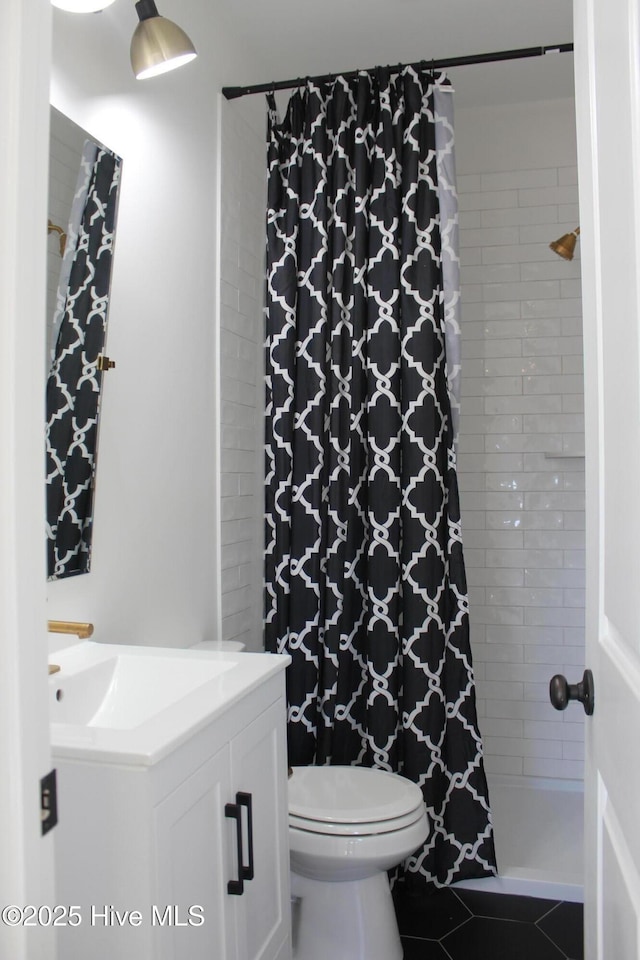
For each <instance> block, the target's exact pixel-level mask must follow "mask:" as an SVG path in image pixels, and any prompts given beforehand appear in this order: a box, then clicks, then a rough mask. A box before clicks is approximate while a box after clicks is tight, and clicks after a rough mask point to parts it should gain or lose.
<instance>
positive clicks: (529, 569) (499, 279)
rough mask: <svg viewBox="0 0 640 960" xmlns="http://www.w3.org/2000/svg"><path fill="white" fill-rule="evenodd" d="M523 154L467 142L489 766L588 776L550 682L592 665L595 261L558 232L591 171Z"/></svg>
mask: <svg viewBox="0 0 640 960" xmlns="http://www.w3.org/2000/svg"><path fill="white" fill-rule="evenodd" d="M513 137H514V140H516V141H517V128H516V129H514V131H513ZM550 152H551V154H553V150H552V149H551V151H550ZM562 153H563V154H565V153H566V151H562ZM458 157H459V159H460V154H459V153H458ZM514 159H515V160H517V165H516V163H514V167H513V169H510V170H505V169H500V170H498V171H496V170H492V169H486V167H485V168H484V169H483V167H482V166H481V165H479V166H478V168H477V169H476V170H475V171H473V158H472V157H469V156H468V155H467V156H466V157H465V158H464V173H463V174H462V175H459V177H458V188H459V195H460V224H461V230H460V247H461V259H462V273H461V278H462V301H463V313H462V319H463V323H462V343H463V369H462V395H463V405H462V417H461V429H460V447H459V451H460V452H459V482H460V490H461V507H462V523H463V540H464V545H465V559H466V566H467V575H468V582H469V595H470V596H469V599H470V621H471V641H472V650H473V657H474V667H475V673H476V679H477V691H478V707H479V714H480V726H481V730H482V733H483V738H484V745H485V756H486V767H487V771H488V772H489V773H500V774H502V773H505V774H514V775H520V776H536V777H552V778H563V779H573V778H580V777H581V776H582V772H583V765H582V755H583V743H582V741H583V723H582V717H583V715H582V710H581V709H580V708H576V707H575V705H572V706H571V708H570V709H568V710H567V711H566V712H564V713H558V712H556V711H555V710H554V709H553V708H552V707H551V705H550V703H549V695H548V685H549V679H550V678H551V676H552V675H553V674H554V673H564V674H566V675H567V677H568V679H570V680H571V682H575V681H576V680H578V679H580V677H581V675H582V670H583V665H584V664H583V661H584V459H583V457H582V456H581V454H583V452H584V432H583V412H582V411H583V398H582V388H583V381H582V338H581V332H582V331H581V301H580V261H579V259H578V258H576V259H575V260H574V261H573V262H567V261H564V260H561V259H560V258H558V257H557V256H556V255H555V254H554V253H552V251H550V249H549V242H550V241H551V240H554V239H556V238H557V237H559V236H560V235H561V234H563V233H565V232H568V231H569V230H573V229H574V228H575V227H576V225H577V223H578V207H577V200H578V192H577V191H578V188H577V174H576V167H575V165H567V164H566V163H564V164H563V165H561V166H548V165H544V166H536V167H533V166H531V167H529V168H527V167H526V162H527V158H526V157H524V156H523V157H520V158H514ZM485 163H486V161H485ZM458 167H459V169H460V163H458Z"/></svg>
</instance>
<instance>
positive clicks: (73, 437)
mask: <svg viewBox="0 0 640 960" xmlns="http://www.w3.org/2000/svg"><path fill="white" fill-rule="evenodd" d="M121 166H122V161H121V159H120V157H118V156H116V154H114V153H112V152H111V151H110V150H107V149H106V148H105V147H99V146H97V145H96V144H92V143H91V142H88V143H87V144H86V145H85V151H84V153H83V159H82V164H81V170H80V175H79V178H78V185H77V189H76V194H77V196H78V197H79V198H80V199H81V201H82V210H81V211H80V215H79V222H78V224H77V229H70V230H69V233H68V237H69V239H70V241H71V242H72V244H75V245H74V246H72V247H70V248H69V240H68V249H67V250H66V251H65V258H64V261H63V269H62V271H61V284H60V287H59V290H58V311H57V313H58V315H59V316H58V317H57V318H56V327H57V332H56V342H55V348H54V351H53V356H52V362H51V369H50V372H49V377H48V380H47V397H46V491H47V570H48V577H49V579H59V578H62V577H69V576H73V575H75V574H78V573H86V572H87V571H88V569H89V562H90V554H91V534H92V525H93V486H94V475H95V464H96V452H97V438H98V417H99V412H100V390H101V384H102V371H101V370H100V369H99V366H98V358H99V356H100V354H101V353H102V351H103V349H104V342H105V335H106V326H107V312H108V307H109V289H110V280H111V265H112V258H113V242H114V232H115V221H116V213H117V206H118V188H119V185H120V173H121ZM75 206H77V204H74V207H75Z"/></svg>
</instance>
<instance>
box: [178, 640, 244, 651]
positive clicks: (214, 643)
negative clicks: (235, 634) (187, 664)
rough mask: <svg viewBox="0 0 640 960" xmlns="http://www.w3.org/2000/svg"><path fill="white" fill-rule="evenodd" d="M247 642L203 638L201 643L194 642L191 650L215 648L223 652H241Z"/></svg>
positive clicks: (214, 649)
mask: <svg viewBox="0 0 640 960" xmlns="http://www.w3.org/2000/svg"><path fill="white" fill-rule="evenodd" d="M245 647H246V644H244V643H241V642H240V641H239V640H201V641H200V643H193V644H192V645H191V646H190V648H189V649H190V650H213V651H214V652H215V651H216V650H217V651H220V652H221V653H233V652H234V651H235V652H236V653H240V652H241V651H242V650H244V649H245Z"/></svg>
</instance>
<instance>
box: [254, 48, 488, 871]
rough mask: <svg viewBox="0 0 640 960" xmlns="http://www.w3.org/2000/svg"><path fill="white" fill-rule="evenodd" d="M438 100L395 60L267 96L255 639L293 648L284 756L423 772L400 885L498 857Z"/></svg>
mask: <svg viewBox="0 0 640 960" xmlns="http://www.w3.org/2000/svg"><path fill="white" fill-rule="evenodd" d="M450 101H451V95H450V92H448V83H447V80H446V78H445V76H444V75H443V74H436V75H433V74H431V73H429V72H422V71H419V72H418V71H416V70H414V69H413V68H410V67H409V68H405V69H404V70H403V71H402V73H400V74H398V75H397V76H396V77H395V78H394V79H392V78H391V76H390V74H389V71H387V70H383V69H380V70H376V71H372V72H366V73H365V72H361V73H359V74H358V75H357V76H356V77H355V78H345V77H338V78H337V79H336V80H335V81H334V82H331V83H326V84H321V85H319V84H317V83H315V82H313V81H308V82H307V83H306V85H305V87H304V88H303V89H300V90H298V91H297V92H296V93H295V94H294V95H293V96H292V98H291V100H290V102H289V105H288V109H287V112H286V117H285V119H284V120H283V121H282V122H280V121H279V119H278V116H277V111H276V105H275V101H274V98H273V97H272V96H270V97H269V98H268V107H269V129H268V213H267V294H266V301H267V306H266V325H267V328H266V394H267V397H266V399H267V416H266V551H265V638H266V639H265V642H266V647H267V649H268V650H270V651H274V652H286V653H288V654H290V656H291V658H292V663H291V665H290V667H289V670H288V677H287V696H288V740H289V762H290V763H292V764H309V763H317V764H326V763H331V764H361V765H365V766H372V767H377V768H380V769H383V770H390V771H396V772H399V773H401V774H402V775H404V776H405V777H408V778H410V779H411V780H413V781H415V782H416V783H418V784H419V785H420V786H421V788H422V791H423V794H424V798H425V803H426V806H427V813H428V816H429V821H430V824H431V832H430V836H429V838H428V840H427V842H426V844H425V846H424V848H423V849H421V850H419V851H418V852H417V853H416V854H415V855H414V856H413V857H412V858H411V860H410V861H408V863H407V864H406V869H407V871H408V879H410V880H414V881H419V882H427V881H428V882H432V883H435V884H437V885H439V886H442V885H446V884H449V883H451V882H453V881H455V880H462V879H465V878H470V877H477V876H483V875H487V874H491V873H494V872H495V856H494V849H493V836H492V828H491V816H490V810H489V802H488V793H487V786H486V780H485V775H484V769H483V761H482V744H481V739H480V735H479V732H478V726H477V720H476V706H475V691H474V683H473V674H472V664H471V655H470V650H469V639H468V603H467V595H466V582H465V572H464V562H463V556H462V542H461V534H460V516H459V506H458V491H457V482H456V468H455V438H454V427H453V425H452V419H451V399H450V396H449V390H448V380H449V387H450V388H451V389H453V387H454V386H455V381H456V374H457V368H458V361H457V357H454V358H453V360H452V359H451V357H450V360H449V370H447V350H446V348H445V340H446V339H451V338H450V336H449V334H450V333H451V330H452V328H454V327H455V325H456V324H457V317H456V313H457V303H458V291H457V289H449V290H448V291H447V290H445V287H444V284H443V277H444V278H445V279H447V280H450V279H451V278H452V277H453V278H454V279H455V261H456V254H455V250H454V248H453V246H452V244H453V243H454V242H455V223H456V216H457V209H455V207H456V205H455V183H454V180H453V168H452V161H453V141H452V135H453V128H452V123H451V118H450V117H448V116H447V111H444V112H443V111H442V109H441V105H442V104H443V103H449V104H450ZM438 110H440V112H438ZM438 148H439V150H438ZM438 154H439V155H438ZM445 196H446V200H443V198H445ZM441 200H443V207H445V208H446V213H445V218H446V223H445V224H444V225H443V224H441V210H440V201H441ZM443 238H444V243H443ZM443 248H444V252H443ZM445 315H448V319H449V329H448V330H445V327H446V324H445ZM452 340H453V342H452V343H451V346H450V348H449V353H450V355H451V356H452V355H453V354H454V352H455V337H453V338H452ZM448 375H449V376H448Z"/></svg>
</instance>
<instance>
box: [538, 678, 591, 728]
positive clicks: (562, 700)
mask: <svg viewBox="0 0 640 960" xmlns="http://www.w3.org/2000/svg"><path fill="white" fill-rule="evenodd" d="M549 699H550V700H551V703H552V704H553V706H554V707H555V708H556V710H566V709H567V707H568V705H569V701H570V700H579V701H580V703H581V704H582V706H583V707H584V712H585V713H586V714H587V716H589V717H590V716H591V714H592V713H593V705H594V696H593V674H592V673H591V670H585V672H584V674H583V676H582V680H581V681H580V682H579V683H567V678H566V677H563V676H562V674H561V673H556V675H555V677H552V678H551V683H550V684H549Z"/></svg>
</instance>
